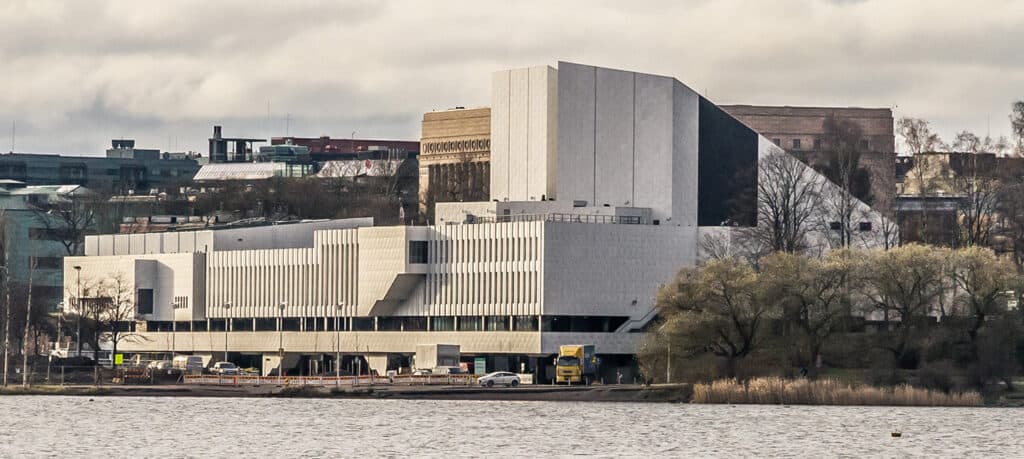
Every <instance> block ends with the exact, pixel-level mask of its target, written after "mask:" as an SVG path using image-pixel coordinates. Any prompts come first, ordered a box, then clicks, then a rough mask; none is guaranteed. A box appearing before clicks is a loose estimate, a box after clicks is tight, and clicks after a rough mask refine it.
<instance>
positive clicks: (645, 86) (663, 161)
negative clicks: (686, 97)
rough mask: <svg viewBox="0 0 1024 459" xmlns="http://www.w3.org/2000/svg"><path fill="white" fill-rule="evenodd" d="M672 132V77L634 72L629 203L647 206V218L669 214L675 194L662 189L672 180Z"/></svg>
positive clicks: (666, 188)
mask: <svg viewBox="0 0 1024 459" xmlns="http://www.w3.org/2000/svg"><path fill="white" fill-rule="evenodd" d="M672 135H673V124H672V78H668V77H661V76H655V75H644V74H637V75H636V133H635V135H634V142H635V155H634V160H633V174H634V175H633V191H634V198H635V199H634V202H633V205H634V206H637V207H649V208H651V211H652V213H651V218H652V219H658V220H661V221H662V222H665V221H666V219H668V218H669V217H670V216H671V209H672V200H673V199H675V198H676V196H674V194H675V193H668V192H666V191H667V190H669V189H670V187H671V184H672V174H673V170H672V161H673V159H672V154H673V143H672V142H673V139H672ZM695 196H696V195H689V196H687V195H684V196H679V197H678V198H679V199H695Z"/></svg>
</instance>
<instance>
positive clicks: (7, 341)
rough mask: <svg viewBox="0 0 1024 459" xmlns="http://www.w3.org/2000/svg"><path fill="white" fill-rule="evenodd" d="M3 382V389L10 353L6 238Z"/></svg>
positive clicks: (9, 281)
mask: <svg viewBox="0 0 1024 459" xmlns="http://www.w3.org/2000/svg"><path fill="white" fill-rule="evenodd" d="M4 242H5V243H4V267H3V270H4V278H3V287H4V380H3V387H7V375H8V373H7V372H8V369H9V368H8V366H9V364H10V353H11V272H10V271H9V270H8V267H9V266H10V264H9V263H8V261H10V257H9V256H8V255H7V253H8V247H7V244H6V242H7V238H6V237H5V238H4Z"/></svg>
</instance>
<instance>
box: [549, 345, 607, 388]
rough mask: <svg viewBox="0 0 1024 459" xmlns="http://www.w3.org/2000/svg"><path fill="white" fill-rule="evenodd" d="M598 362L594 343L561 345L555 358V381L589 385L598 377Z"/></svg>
mask: <svg viewBox="0 0 1024 459" xmlns="http://www.w3.org/2000/svg"><path fill="white" fill-rule="evenodd" d="M597 364H598V360H597V355H596V354H595V352H594V345H593V344H566V345H563V346H560V347H559V348H558V358H557V359H556V360H555V382H556V383H568V384H570V385H571V384H585V385H589V384H590V383H591V382H592V381H594V379H595V378H596V377H597Z"/></svg>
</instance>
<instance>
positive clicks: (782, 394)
mask: <svg viewBox="0 0 1024 459" xmlns="http://www.w3.org/2000/svg"><path fill="white" fill-rule="evenodd" d="M691 401H692V402H693V403H737V404H739V403H746V404H786V405H891V406H981V404H982V399H981V396H980V395H978V393H977V392H956V393H948V394H947V393H945V392H939V391H934V390H929V389H922V388H918V387H913V386H909V385H901V386H897V387H894V388H883V387H873V386H862V385H858V386H854V385H850V384H845V383H842V382H840V381H839V380H836V379H819V380H815V381H811V380H807V379H783V378H778V377H766V378H754V379H751V380H749V381H747V382H746V383H743V382H739V381H737V380H735V379H719V380H716V381H712V382H711V383H710V384H694V386H693V398H692V399H691Z"/></svg>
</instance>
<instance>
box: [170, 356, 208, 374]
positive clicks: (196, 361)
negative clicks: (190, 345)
mask: <svg viewBox="0 0 1024 459" xmlns="http://www.w3.org/2000/svg"><path fill="white" fill-rule="evenodd" d="M172 362H173V363H172V364H171V365H172V366H173V367H174V368H176V369H178V370H181V371H184V372H187V373H201V372H202V371H203V367H204V365H203V358H202V357H200V356H198V355H179V356H176V357H174V360H172Z"/></svg>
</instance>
